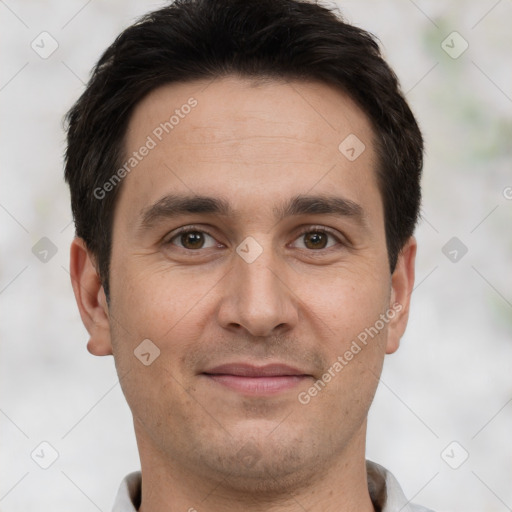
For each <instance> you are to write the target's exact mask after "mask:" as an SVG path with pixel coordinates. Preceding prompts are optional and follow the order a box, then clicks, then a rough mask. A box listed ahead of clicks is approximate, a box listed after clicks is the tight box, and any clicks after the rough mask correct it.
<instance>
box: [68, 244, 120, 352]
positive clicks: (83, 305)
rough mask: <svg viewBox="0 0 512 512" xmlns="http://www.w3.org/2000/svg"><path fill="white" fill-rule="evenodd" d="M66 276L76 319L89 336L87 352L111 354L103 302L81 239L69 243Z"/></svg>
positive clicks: (104, 300)
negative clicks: (68, 266) (68, 264)
mask: <svg viewBox="0 0 512 512" xmlns="http://www.w3.org/2000/svg"><path fill="white" fill-rule="evenodd" d="M70 273H71V284H72V285H73V291H74V293H75V299H76V302H77V304H78V309H79V310H80V316H81V317H82V322H83V324H84V326H85V328H86V329H87V332H88V333H89V336H90V339H89V343H88V344H87V349H88V350H89V352H90V353H91V354H94V355H96V356H107V355H111V354H112V345H111V342H110V321H109V317H108V306H107V299H106V297H105V292H104V290H103V286H102V284H101V280H100V277H99V274H98V271H97V269H96V265H95V260H94V258H93V256H92V255H91V253H90V252H89V251H88V249H87V247H86V245H85V242H84V241H83V239H82V238H75V239H74V240H73V242H72V243H71V253H70Z"/></svg>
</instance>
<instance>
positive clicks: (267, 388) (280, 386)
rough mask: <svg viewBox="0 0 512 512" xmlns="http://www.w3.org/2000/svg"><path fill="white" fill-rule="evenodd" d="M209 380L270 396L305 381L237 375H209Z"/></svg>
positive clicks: (289, 376) (232, 387)
mask: <svg viewBox="0 0 512 512" xmlns="http://www.w3.org/2000/svg"><path fill="white" fill-rule="evenodd" d="M206 376H207V377H208V378H210V379H211V380H213V381H215V382H217V383H219V384H222V385H223V386H226V387H228V388H231V389H233V390H235V391H239V392H242V393H247V394H251V395H272V394H275V393H279V392H280V391H286V390H288V389H292V388H294V387H295V386H297V385H298V384H300V383H301V382H303V381H304V380H305V379H307V378H308V376H306V375H283V376H274V377H242V376H239V375H209V374H206Z"/></svg>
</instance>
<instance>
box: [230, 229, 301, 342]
mask: <svg viewBox="0 0 512 512" xmlns="http://www.w3.org/2000/svg"><path fill="white" fill-rule="evenodd" d="M248 238H249V237H248ZM234 257H235V260H234V262H233V269H232V272H230V285H229V286H228V288H227V294H228V296H225V297H224V302H225V304H224V306H223V308H224V309H223V315H222V323H223V324H224V326H225V327H227V326H228V325H231V326H233V325H235V324H236V325H237V326H242V327H244V328H245V329H246V330H247V331H249V332H250V333H251V334H252V335H253V336H266V335H269V334H270V333H271V332H272V330H273V329H275V328H276V327H278V326H281V325H282V324H288V326H291V324H293V323H294V321H295V316H296V315H295V314H294V307H293V303H292V301H291V296H290V292H289V290H287V288H286V286H285V284H284V283H283V282H282V279H283V277H281V276H282V272H281V276H280V275H279V274H280V272H279V270H278V267H280V265H279V262H278V257H277V255H276V254H274V251H273V248H272V243H271V241H270V240H269V239H267V240H266V241H265V242H264V241H263V240H262V239H260V241H259V242H256V240H255V239H252V240H250V239H249V240H247V239H246V240H245V241H244V242H242V243H241V244H240V245H239V246H238V248H237V254H236V255H234Z"/></svg>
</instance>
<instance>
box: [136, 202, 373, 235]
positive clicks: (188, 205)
mask: <svg viewBox="0 0 512 512" xmlns="http://www.w3.org/2000/svg"><path fill="white" fill-rule="evenodd" d="M194 213H205V214H213V215H220V216H226V217H229V216H234V215H235V211H234V210H233V208H232V207H231V205H230V204H229V202H228V201H226V200H225V199H222V198H218V197H209V196H200V195H173V194H170V195H166V196H164V197H162V198H161V199H159V200H158V201H156V203H154V204H152V205H151V206H149V207H146V208H143V209H142V211H141V221H140V228H141V229H143V230H144V229H149V228H151V227H153V226H154V225H155V224H157V223H158V222H160V221H162V220H166V219H172V218H174V217H178V216H180V215H187V214H194ZM273 213H274V216H275V217H276V220H277V221H280V220H283V219H284V218H286V217H291V216H298V215H336V216H339V217H345V218H351V219H354V220H355V221H356V222H357V223H359V224H361V225H366V215H365V213H364V210H363V208H362V207H361V206H360V205H359V204H357V203H355V202H354V201H351V200H350V199H346V198H343V197H338V196H329V195H297V196H295V197H293V198H292V199H291V200H290V201H289V202H288V203H287V204H285V205H281V206H278V207H274V208H273Z"/></svg>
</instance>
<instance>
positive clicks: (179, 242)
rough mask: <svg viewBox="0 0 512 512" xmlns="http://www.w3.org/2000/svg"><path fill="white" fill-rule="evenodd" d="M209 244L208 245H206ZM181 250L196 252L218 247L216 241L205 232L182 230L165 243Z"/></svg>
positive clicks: (191, 229) (189, 229)
mask: <svg viewBox="0 0 512 512" xmlns="http://www.w3.org/2000/svg"><path fill="white" fill-rule="evenodd" d="M208 243H209V245H207V244H208ZM166 244H169V245H176V246H178V247H181V248H182V249H188V250H197V249H208V248H210V247H216V246H218V243H217V241H216V240H215V238H213V237H212V236H211V235H209V234H208V233H206V232H205V231H201V230H199V229H194V228H183V229H181V230H180V231H179V232H178V233H177V234H175V235H174V236H172V237H171V238H169V240H168V241H167V242H166Z"/></svg>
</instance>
